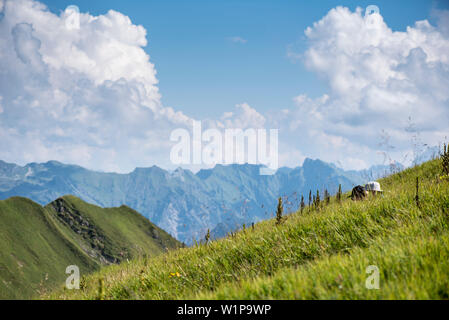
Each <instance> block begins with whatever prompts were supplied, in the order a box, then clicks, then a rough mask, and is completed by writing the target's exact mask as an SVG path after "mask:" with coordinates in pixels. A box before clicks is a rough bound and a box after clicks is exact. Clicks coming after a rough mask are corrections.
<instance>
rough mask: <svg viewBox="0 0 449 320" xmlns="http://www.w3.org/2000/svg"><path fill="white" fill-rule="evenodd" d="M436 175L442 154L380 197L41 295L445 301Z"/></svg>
mask: <svg viewBox="0 0 449 320" xmlns="http://www.w3.org/2000/svg"><path fill="white" fill-rule="evenodd" d="M440 173H441V160H434V161H430V162H427V163H424V164H423V165H421V166H418V167H415V168H411V169H407V170H405V171H403V172H401V173H398V174H395V175H392V176H390V177H387V178H385V179H383V180H381V181H380V182H381V184H382V187H383V189H384V190H385V193H384V195H383V196H382V197H372V198H370V199H369V200H366V201H360V202H353V201H351V200H349V199H345V200H343V201H342V203H341V204H339V203H337V201H336V200H335V199H332V200H331V203H330V204H329V205H328V206H323V207H322V208H321V209H319V210H310V209H309V208H306V209H305V210H304V211H303V213H299V212H298V213H295V214H291V215H289V216H288V217H287V219H284V221H283V222H282V223H281V224H279V225H276V222H275V220H274V219H272V220H268V221H264V222H261V223H258V224H256V225H255V226H254V229H253V228H248V229H245V230H241V231H240V232H237V233H236V234H235V235H233V236H229V237H227V238H224V239H220V240H217V241H213V242H210V243H209V244H201V245H198V246H195V247H191V248H182V249H178V250H174V251H170V252H168V253H166V254H164V255H160V256H157V257H155V258H152V259H143V258H142V259H136V260H133V261H131V262H129V263H123V264H121V265H114V266H110V267H105V268H102V269H101V270H100V271H98V272H96V273H94V274H92V275H90V276H88V277H87V281H86V286H85V287H84V288H83V290H71V291H69V290H58V291H55V292H53V293H52V294H50V295H45V296H43V297H44V298H51V299H334V298H336V299H371V298H376V299H405V298H412V299H413V298H417V299H427V298H431V299H445V298H448V296H449V289H448V288H449V286H448V284H449V276H448V275H449V265H448V261H449V260H448V259H447V258H448V256H449V247H448V244H449V243H448V242H449V228H448V224H449V215H448V212H449V183H448V182H447V181H443V180H441V179H439V175H440ZM416 177H419V179H420V195H419V201H420V207H419V208H418V207H417V206H416V203H415V189H416ZM369 265H376V266H377V267H378V268H379V270H380V289H379V290H368V289H366V287H365V281H366V278H367V276H368V275H367V274H366V268H367V267H368V266H369ZM177 273H178V274H177ZM100 282H101V283H102V286H101V290H99V286H98V283H100Z"/></svg>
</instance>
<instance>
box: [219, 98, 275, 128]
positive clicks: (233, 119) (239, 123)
mask: <svg viewBox="0 0 449 320" xmlns="http://www.w3.org/2000/svg"><path fill="white" fill-rule="evenodd" d="M265 121H266V120H265V117H264V116H263V115H262V114H260V113H259V112H257V110H256V109H254V108H252V107H251V106H250V105H249V104H248V103H246V102H244V103H241V104H236V105H235V112H225V113H224V114H223V115H222V117H221V119H220V121H219V122H218V123H219V124H218V126H219V127H222V128H239V129H247V128H252V129H258V128H263V127H264V125H265Z"/></svg>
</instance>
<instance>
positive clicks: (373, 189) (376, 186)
mask: <svg viewBox="0 0 449 320" xmlns="http://www.w3.org/2000/svg"><path fill="white" fill-rule="evenodd" d="M365 190H366V191H368V192H369V193H371V194H372V195H377V194H382V192H383V190H382V189H381V188H380V183H379V182H377V181H370V182H368V183H367V184H365Z"/></svg>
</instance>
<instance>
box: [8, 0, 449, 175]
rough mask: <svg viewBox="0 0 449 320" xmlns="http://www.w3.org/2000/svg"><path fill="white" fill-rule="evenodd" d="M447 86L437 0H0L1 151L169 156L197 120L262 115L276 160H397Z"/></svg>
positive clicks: (117, 163) (445, 32)
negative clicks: (274, 136)
mask: <svg viewBox="0 0 449 320" xmlns="http://www.w3.org/2000/svg"><path fill="white" fill-rule="evenodd" d="M371 4H374V5H377V6H378V7H379V9H380V15H371V16H366V15H365V14H364V9H365V8H366V7H367V6H368V5H371ZM69 5H76V6H77V7H78V8H79V10H80V12H81V15H79V16H78V18H79V19H78V20H79V21H78V22H79V23H78V24H77V27H76V28H73V26H72V25H71V24H70V23H69V22H70V21H71V18H73V17H72V16H71V15H70V12H68V11H67V10H66V8H67V7H68V6H69ZM111 9H113V10H111ZM448 87H449V2H448V1H442V0H441V1H424V0H421V1H418V0H415V1H397V0H396V1H377V2H371V1H369V2H368V1H329V0H327V1H325V0H320V1H279V0H277V1H274V0H272V1H267V0H258V1H243V0H238V1H237V0H227V1H211V0H209V1H159V0H158V1H87V0H86V1H85V0H80V1H76V2H75V1H72V0H70V1H66V0H57V1H56V0H42V1H39V0H0V159H1V160H4V161H7V162H14V163H18V164H26V163H29V162H45V161H49V160H58V161H61V162H65V163H73V164H78V165H81V166H84V167H87V168H90V169H95V170H102V171H116V172H129V171H132V170H133V169H134V168H135V167H148V166H152V165H158V166H161V167H163V168H166V169H175V168H176V167H177V166H178V165H179V163H176V161H173V160H172V158H171V151H172V150H173V146H174V144H175V142H174V140H172V139H171V138H170V137H171V136H172V134H173V132H175V131H176V130H178V129H185V130H188V131H189V130H192V128H193V127H192V125H193V124H194V123H196V122H197V121H202V124H203V131H204V130H206V129H217V130H221V131H225V130H226V129H229V128H239V129H242V130H247V129H265V130H271V129H278V130H279V139H278V147H279V148H278V151H277V152H276V153H277V154H278V157H279V159H278V160H279V165H280V166H289V167H295V166H298V165H301V164H302V162H303V160H304V159H305V158H306V157H309V158H319V159H321V160H324V161H327V162H332V163H335V164H337V165H339V166H341V167H343V168H345V169H362V168H368V167H369V166H371V165H374V164H388V163H390V164H391V163H392V162H393V161H399V162H401V163H404V164H406V165H407V164H411V163H412V161H413V159H415V158H416V157H417V156H419V155H420V154H422V153H423V152H428V151H429V150H428V147H429V146H436V145H438V144H439V143H442V142H443V141H448V137H449V128H448V126H447V123H449V91H448V90H447V88H448ZM221 131H220V132H221ZM206 136H207V135H206ZM203 140H206V139H205V138H204V137H203ZM203 143H204V144H207V141H203ZM253 145H254V144H253ZM256 145H257V146H258V148H259V147H260V143H259V141H258V142H257V143H256ZM270 145H271V142H270ZM206 149H207V148H206ZM203 151H204V150H203ZM223 152H224V153H227V154H230V153H232V152H233V151H229V150H225V148H223ZM248 153H249V151H248ZM202 156H203V157H207V155H206V156H205V155H204V154H202ZM248 159H249V157H248ZM248 161H249V160H248ZM192 162H193V161H191V162H190V163H188V164H186V167H187V168H189V169H192V170H194V171H195V170H198V169H200V168H202V167H210V166H211V164H205V163H204V162H202V163H201V164H200V165H199V166H197V165H192ZM213 163H223V162H220V160H219V159H215V160H214V161H213ZM225 163H226V162H225Z"/></svg>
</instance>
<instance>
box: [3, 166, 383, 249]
mask: <svg viewBox="0 0 449 320" xmlns="http://www.w3.org/2000/svg"><path fill="white" fill-rule="evenodd" d="M259 169H260V166H259V165H250V164H242V165H239V164H232V165H216V166H215V167H214V168H212V169H203V170H200V171H199V172H197V173H196V174H194V173H192V172H191V171H190V170H184V169H181V168H178V169H176V170H175V171H173V172H169V171H166V170H164V169H161V168H159V167H157V166H153V167H149V168H136V169H135V170H134V171H132V172H130V173H128V174H118V173H105V172H96V171H91V170H87V169H85V168H82V167H80V166H76V165H67V164H62V163H60V162H57V161H49V162H46V163H40V164H39V163H30V164H27V165H25V166H18V165H15V164H10V163H6V162H3V161H0V199H6V198H9V197H12V196H23V197H27V198H29V199H32V200H33V201H36V202H38V203H40V204H42V205H45V204H47V203H49V202H51V201H53V200H54V199H57V198H58V197H61V196H63V195H66V194H73V195H75V196H77V197H79V198H81V199H83V200H84V201H87V202H89V203H92V204H95V205H98V206H101V207H111V206H120V205H123V204H124V205H127V206H129V207H131V208H133V209H134V210H137V211H138V212H140V213H142V214H143V215H144V216H145V217H147V218H149V219H150V220H151V221H152V222H153V223H155V224H156V225H157V226H159V227H160V228H162V229H164V230H166V231H167V232H169V233H170V234H171V235H172V236H174V237H175V238H177V239H178V240H180V241H183V242H185V243H192V241H194V240H198V239H201V238H202V237H203V236H204V234H205V233H206V232H207V229H210V230H211V231H212V235H213V236H214V237H219V236H224V235H225V234H226V233H227V232H229V231H231V230H233V229H235V228H238V227H240V226H241V225H242V224H244V223H246V224H249V223H251V222H257V221H260V220H264V219H266V218H269V217H270V215H271V214H272V213H273V211H274V208H275V205H276V201H277V198H278V197H279V196H288V200H287V204H286V207H287V208H286V209H287V210H288V211H293V210H295V209H297V207H298V205H299V200H300V196H301V195H304V197H305V198H307V197H308V193H309V190H313V192H316V190H320V191H321V192H322V191H324V189H327V190H328V191H329V192H330V193H331V194H334V193H335V192H336V190H337V188H338V185H339V184H341V185H342V189H343V190H344V191H346V190H349V189H351V188H352V187H353V186H354V185H356V184H360V183H364V182H366V181H367V180H370V179H376V178H378V177H379V176H381V175H383V174H384V173H385V171H386V170H389V167H388V166H380V167H379V166H377V167H373V169H372V170H363V171H345V170H343V169H340V168H337V167H336V166H335V165H333V164H329V163H326V162H324V161H321V160H312V159H308V158H307V159H305V161H304V163H303V165H302V166H300V167H296V168H285V167H283V168H280V169H278V170H277V172H276V173H275V174H274V175H272V176H262V175H259ZM306 202H307V200H306Z"/></svg>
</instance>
